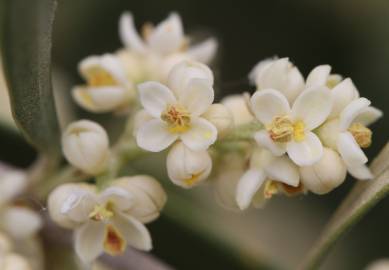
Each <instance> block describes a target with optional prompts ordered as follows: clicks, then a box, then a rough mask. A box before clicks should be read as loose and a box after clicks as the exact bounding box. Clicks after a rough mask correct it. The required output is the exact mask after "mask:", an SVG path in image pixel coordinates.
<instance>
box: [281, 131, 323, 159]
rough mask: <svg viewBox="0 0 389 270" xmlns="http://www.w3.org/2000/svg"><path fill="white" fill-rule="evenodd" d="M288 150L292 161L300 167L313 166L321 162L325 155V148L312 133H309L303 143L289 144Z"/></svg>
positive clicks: (292, 142) (293, 142)
mask: <svg viewBox="0 0 389 270" xmlns="http://www.w3.org/2000/svg"><path fill="white" fill-rule="evenodd" d="M286 149H287V152H288V155H289V157H290V159H291V160H293V162H294V163H296V164H297V165H299V166H309V165H312V164H314V163H315V162H317V161H319V160H320V158H321V156H322V154H323V146H322V144H321V142H320V140H319V138H318V137H317V136H316V135H315V134H314V133H312V132H307V133H306V134H305V139H304V140H303V141H302V142H296V141H291V142H288V143H287V145H286Z"/></svg>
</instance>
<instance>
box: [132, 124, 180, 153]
mask: <svg viewBox="0 0 389 270" xmlns="http://www.w3.org/2000/svg"><path fill="white" fill-rule="evenodd" d="M177 138H178V135H177V134H174V133H171V132H169V131H168V127H167V126H166V124H165V123H164V122H162V121H161V120H160V119H153V120H150V121H147V122H146V123H144V124H143V125H141V126H140V127H139V129H138V131H137V133H136V143H137V144H138V146H139V147H141V148H143V149H145V150H147V151H151V152H160V151H162V150H164V149H166V148H168V147H169V146H170V145H171V144H172V143H173V142H174V141H175V140H176V139H177Z"/></svg>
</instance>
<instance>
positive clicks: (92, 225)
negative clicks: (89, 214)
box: [74, 221, 105, 263]
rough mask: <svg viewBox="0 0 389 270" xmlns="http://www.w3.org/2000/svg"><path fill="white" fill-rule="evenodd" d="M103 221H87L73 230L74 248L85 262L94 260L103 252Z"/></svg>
mask: <svg viewBox="0 0 389 270" xmlns="http://www.w3.org/2000/svg"><path fill="white" fill-rule="evenodd" d="M104 226H105V225H104V223H103V222H96V221H89V222H88V223H86V224H84V225H83V226H82V227H80V228H79V229H77V230H76V231H75V240H74V241H75V249H76V253H77V255H78V256H79V257H80V259H81V260H82V261H83V262H85V263H90V262H92V261H93V260H95V259H96V258H97V257H98V256H99V255H100V254H101V253H102V252H103V242H104Z"/></svg>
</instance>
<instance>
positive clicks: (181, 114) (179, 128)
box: [161, 105, 191, 133]
mask: <svg viewBox="0 0 389 270" xmlns="http://www.w3.org/2000/svg"><path fill="white" fill-rule="evenodd" d="M161 119H162V120H163V121H165V122H166V123H167V124H168V126H169V131H170V132H172V133H181V132H185V131H187V130H188V129H189V128H190V122H191V117H190V113H189V112H188V111H187V110H186V109H185V108H184V107H182V106H180V105H169V106H168V107H167V108H166V110H165V111H164V112H163V113H162V114H161Z"/></svg>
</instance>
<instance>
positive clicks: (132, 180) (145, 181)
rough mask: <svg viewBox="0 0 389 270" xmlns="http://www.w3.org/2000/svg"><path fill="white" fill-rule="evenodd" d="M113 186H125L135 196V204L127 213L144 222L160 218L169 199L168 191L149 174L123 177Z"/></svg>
mask: <svg viewBox="0 0 389 270" xmlns="http://www.w3.org/2000/svg"><path fill="white" fill-rule="evenodd" d="M112 186H118V187H121V188H124V189H125V190H127V191H128V192H129V193H130V194H131V195H132V196H134V198H133V204H134V205H133V206H132V207H131V208H130V209H129V210H127V213H128V214H129V215H131V216H133V217H135V218H137V219H138V220H139V221H141V222H143V223H148V222H150V221H153V220H155V219H156V218H158V216H159V213H160V212H161V210H162V208H163V207H164V206H165V204H166V201H167V195H166V192H165V191H164V189H163V188H162V186H161V184H160V183H159V182H158V181H157V180H155V179H154V178H153V177H151V176H148V175H137V176H132V177H122V178H119V179H117V180H115V182H113V184H112Z"/></svg>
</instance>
